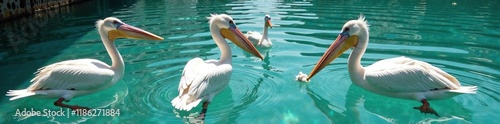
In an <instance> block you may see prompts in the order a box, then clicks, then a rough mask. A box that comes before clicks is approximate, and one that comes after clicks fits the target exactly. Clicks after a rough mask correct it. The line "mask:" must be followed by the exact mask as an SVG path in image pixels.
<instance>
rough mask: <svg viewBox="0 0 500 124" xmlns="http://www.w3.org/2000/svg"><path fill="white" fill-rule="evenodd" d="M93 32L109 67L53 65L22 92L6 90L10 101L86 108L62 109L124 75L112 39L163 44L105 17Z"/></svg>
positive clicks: (91, 61) (70, 62) (78, 62)
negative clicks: (40, 101)
mask: <svg viewBox="0 0 500 124" xmlns="http://www.w3.org/2000/svg"><path fill="white" fill-rule="evenodd" d="M96 26H97V29H98V31H99V34H100V36H101V39H102V41H103V44H104V46H105V48H106V51H107V52H108V53H109V56H110V57H111V60H112V63H113V64H112V66H109V65H107V64H106V63H104V62H102V61H99V60H95V59H76V60H67V61H62V62H57V63H54V64H51V65H47V66H45V67H42V68H40V69H38V71H37V72H35V74H36V75H35V77H34V78H33V79H32V80H31V82H32V84H31V85H30V86H29V87H28V88H26V89H22V90H9V91H8V92H7V94H6V95H7V96H12V98H10V100H16V99H20V98H24V97H30V96H37V97H42V98H59V100H58V101H56V102H55V103H54V104H55V105H57V106H61V107H68V108H71V109H82V108H86V107H80V106H71V105H65V104H63V103H62V101H69V100H71V99H72V98H74V97H78V96H82V95H86V94H91V93H95V92H98V91H101V90H104V89H107V88H109V87H111V86H112V85H113V84H115V83H116V82H118V81H119V80H120V79H121V78H122V77H123V73H124V64H123V59H122V57H121V55H120V53H119V52H118V50H117V48H116V47H115V45H114V42H113V40H114V39H116V38H135V39H147V40H163V38H161V37H159V36H156V35H154V34H151V33H149V32H146V31H144V30H141V29H139V28H136V27H133V26H130V25H127V24H125V23H123V22H122V21H120V20H119V19H117V18H113V17H108V18H106V19H104V20H99V21H97V22H96Z"/></svg>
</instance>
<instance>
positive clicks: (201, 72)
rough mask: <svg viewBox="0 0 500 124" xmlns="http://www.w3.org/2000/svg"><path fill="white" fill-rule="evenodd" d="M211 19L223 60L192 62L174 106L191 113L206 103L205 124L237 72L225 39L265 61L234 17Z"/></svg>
mask: <svg viewBox="0 0 500 124" xmlns="http://www.w3.org/2000/svg"><path fill="white" fill-rule="evenodd" d="M208 18H209V19H210V21H209V23H210V33H211V34H212V38H213V39H214V41H215V43H216V44H217V46H218V47H219V49H220V50H221V57H220V60H207V61H203V60H202V59H201V58H194V59H191V60H189V62H188V63H187V64H186V66H185V67H184V70H183V72H182V77H181V80H180V82H179V96H177V97H175V98H174V99H173V100H172V102H171V103H172V106H174V107H175V108H176V109H179V110H185V111H189V110H191V109H192V108H193V107H196V106H197V105H198V104H199V103H200V102H202V101H203V109H202V111H201V113H200V115H199V118H201V119H202V120H203V119H204V118H205V113H206V111H207V107H208V104H209V103H210V102H211V101H212V98H214V96H215V95H217V94H218V93H219V92H221V91H222V90H223V89H224V88H225V87H226V86H227V84H228V83H229V79H230V78H231V72H232V70H233V67H232V66H231V65H232V57H231V49H230V47H229V45H228V43H227V42H226V40H224V38H227V39H229V40H231V41H232V42H233V43H234V44H236V45H238V46H239V47H240V48H242V49H244V50H245V51H247V52H249V53H252V54H253V55H255V56H257V57H259V58H260V59H263V58H262V56H261V54H260V53H259V51H257V49H256V48H255V47H254V46H253V45H252V43H251V42H250V41H248V39H247V38H245V36H243V34H242V33H241V31H240V30H239V29H238V28H237V27H236V24H235V22H234V21H233V19H232V18H231V17H230V16H228V15H226V14H221V15H216V14H215V15H211V17H208Z"/></svg>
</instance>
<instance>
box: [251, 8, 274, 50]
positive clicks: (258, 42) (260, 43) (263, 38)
mask: <svg viewBox="0 0 500 124" xmlns="http://www.w3.org/2000/svg"><path fill="white" fill-rule="evenodd" d="M268 27H271V28H273V27H272V24H271V16H269V14H266V16H265V17H264V29H263V31H262V34H260V33H259V32H257V31H248V32H247V34H245V37H247V38H248V40H250V41H251V42H252V44H253V45H255V46H257V47H262V48H269V47H271V46H272V45H273V43H272V42H271V39H269V38H268V33H267V28H268Z"/></svg>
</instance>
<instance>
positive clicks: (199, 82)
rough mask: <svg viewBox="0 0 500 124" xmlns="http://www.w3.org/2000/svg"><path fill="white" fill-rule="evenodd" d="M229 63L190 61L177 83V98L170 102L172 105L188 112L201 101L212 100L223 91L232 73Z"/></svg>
mask: <svg viewBox="0 0 500 124" xmlns="http://www.w3.org/2000/svg"><path fill="white" fill-rule="evenodd" d="M232 70H233V69H232V66H231V63H227V62H226V63H219V62H218V61H216V60H207V61H203V60H202V59H201V58H194V59H192V60H190V61H189V62H188V63H187V64H186V66H185V68H184V71H183V72H182V78H181V80H180V82H179V94H180V95H179V97H176V98H174V100H172V105H173V106H174V107H175V108H177V109H179V110H185V111H189V110H191V109H192V108H193V107H196V106H197V105H198V104H199V103H200V102H201V101H212V98H213V97H214V96H215V95H216V94H218V93H219V92H221V91H222V90H224V88H226V86H227V84H228V83H229V79H230V78H231V72H232Z"/></svg>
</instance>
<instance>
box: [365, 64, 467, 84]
mask: <svg viewBox="0 0 500 124" xmlns="http://www.w3.org/2000/svg"><path fill="white" fill-rule="evenodd" d="M365 78H366V80H367V81H368V82H369V83H370V84H372V85H374V86H378V87H380V88H382V89H385V90H387V91H393V92H424V91H429V90H433V89H452V90H456V89H459V88H460V83H459V82H458V80H457V79H456V78H455V77H453V76H451V75H449V74H448V73H446V72H444V71H442V70H441V69H439V68H436V67H434V66H432V65H430V64H429V63H426V62H422V61H418V60H413V59H409V58H405V57H398V58H391V59H386V60H381V61H378V62H376V63H374V64H373V65H370V66H368V67H366V68H365Z"/></svg>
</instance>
